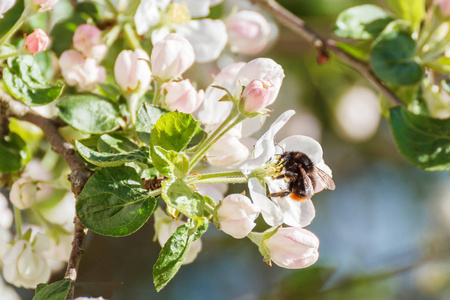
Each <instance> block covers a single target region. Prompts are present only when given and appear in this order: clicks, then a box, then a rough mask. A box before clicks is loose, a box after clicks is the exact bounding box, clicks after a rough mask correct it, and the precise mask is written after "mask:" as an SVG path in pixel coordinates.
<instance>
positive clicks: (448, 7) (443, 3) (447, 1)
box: [435, 0, 450, 17]
mask: <svg viewBox="0 0 450 300" xmlns="http://www.w3.org/2000/svg"><path fill="white" fill-rule="evenodd" d="M435 3H439V8H440V10H441V14H442V15H443V16H444V17H449V16H450V0H437V1H435Z"/></svg>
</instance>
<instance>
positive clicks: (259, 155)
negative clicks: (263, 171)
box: [240, 110, 295, 175]
mask: <svg viewBox="0 0 450 300" xmlns="http://www.w3.org/2000/svg"><path fill="white" fill-rule="evenodd" d="M294 114H295V111H293V110H288V111H285V112H284V113H282V114H281V115H280V116H279V117H278V118H277V119H276V120H275V122H273V123H272V125H271V126H270V128H269V130H267V132H266V133H264V134H263V136H262V137H261V138H260V139H259V140H258V141H257V142H256V145H255V150H254V152H253V157H254V158H252V159H248V160H247V161H246V162H245V163H244V164H243V165H242V166H241V168H240V169H241V171H242V173H244V174H245V175H248V174H250V173H251V172H253V171H254V170H255V169H257V168H258V167H260V166H262V165H264V164H265V163H266V162H267V161H268V160H269V159H270V158H271V157H272V156H274V155H275V145H274V142H273V139H274V137H275V135H276V134H277V133H278V131H280V129H281V128H282V127H283V126H284V125H285V124H286V122H287V121H288V120H289V119H290V118H291V117H292V116H293V115H294Z"/></svg>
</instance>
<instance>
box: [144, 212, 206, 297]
mask: <svg viewBox="0 0 450 300" xmlns="http://www.w3.org/2000/svg"><path fill="white" fill-rule="evenodd" d="M194 224H195V223H194V222H192V221H191V220H190V221H189V222H188V223H187V224H185V225H182V226H180V227H178V228H177V230H176V231H175V233H174V234H173V235H172V236H171V237H170V239H169V240H168V241H167V242H166V244H165V245H164V247H163V249H162V250H161V252H160V253H159V256H158V260H157V261H156V263H155V265H154V266H153V282H154V284H155V287H156V290H157V291H158V292H159V291H160V290H162V289H163V288H164V287H165V286H166V285H167V284H168V283H169V281H170V280H171V279H172V278H173V277H174V276H175V275H176V274H177V272H178V270H179V269H180V267H181V265H182V264H183V261H184V259H185V258H186V255H187V253H188V251H189V248H190V246H191V244H192V242H194V241H195V240H196V239H198V238H200V236H201V235H202V234H203V233H204V232H205V231H206V229H207V227H208V223H206V224H205V223H204V224H202V225H201V226H200V227H199V228H198V229H195V228H196V225H194ZM194 230H195V231H194Z"/></svg>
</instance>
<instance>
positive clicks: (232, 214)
mask: <svg viewBox="0 0 450 300" xmlns="http://www.w3.org/2000/svg"><path fill="white" fill-rule="evenodd" d="M260 211H261V210H260V209H259V207H258V206H256V205H254V204H253V203H252V201H251V200H250V199H249V198H248V197H246V196H244V195H241V194H232V195H228V196H227V197H225V199H223V200H222V201H221V202H220V204H219V207H218V209H217V211H216V221H217V223H218V225H219V229H220V230H223V232H225V233H226V234H229V235H231V236H232V237H234V238H235V239H242V238H244V237H246V236H247V235H248V234H249V233H250V231H252V229H253V228H254V227H255V226H256V223H255V222H254V221H255V219H256V218H257V217H258V215H259V213H260Z"/></svg>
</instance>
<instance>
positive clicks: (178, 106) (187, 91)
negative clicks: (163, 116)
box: [164, 79, 205, 114]
mask: <svg viewBox="0 0 450 300" xmlns="http://www.w3.org/2000/svg"><path fill="white" fill-rule="evenodd" d="M164 88H165V90H166V91H167V94H166V97H165V98H164V102H165V104H166V105H167V107H168V108H169V110H172V111H174V110H178V111H180V112H183V113H187V114H191V113H193V112H194V111H196V110H197V108H198V107H199V106H200V105H201V104H202V102H203V97H204V94H205V93H204V92H203V90H199V91H198V92H197V91H196V90H195V88H194V87H193V86H192V84H191V82H190V81H189V80H187V79H186V80H182V81H172V82H169V83H167V84H166V85H165V87H164Z"/></svg>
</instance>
